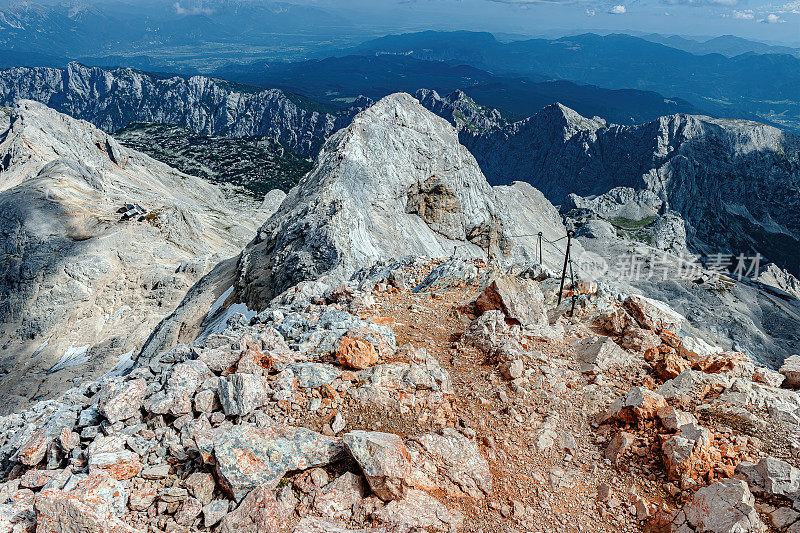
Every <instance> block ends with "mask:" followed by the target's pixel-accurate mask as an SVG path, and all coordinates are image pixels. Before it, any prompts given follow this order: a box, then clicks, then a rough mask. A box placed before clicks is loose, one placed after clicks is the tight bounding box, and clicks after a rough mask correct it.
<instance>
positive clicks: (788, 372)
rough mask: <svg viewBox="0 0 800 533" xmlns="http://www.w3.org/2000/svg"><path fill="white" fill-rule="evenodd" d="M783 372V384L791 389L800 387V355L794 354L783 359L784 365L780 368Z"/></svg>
mask: <svg viewBox="0 0 800 533" xmlns="http://www.w3.org/2000/svg"><path fill="white" fill-rule="evenodd" d="M778 372H780V373H781V374H783V376H784V378H785V380H784V382H783V386H784V387H786V388H789V389H797V388H800V355H792V356H790V357H787V358H786V359H784V361H783V365H781V368H780V369H779V370H778Z"/></svg>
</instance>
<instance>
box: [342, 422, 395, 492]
mask: <svg viewBox="0 0 800 533" xmlns="http://www.w3.org/2000/svg"><path fill="white" fill-rule="evenodd" d="M342 440H343V441H344V445H345V446H346V447H347V451H348V452H349V453H350V455H351V456H352V457H353V459H355V460H356V462H357V463H358V465H359V466H360V467H361V470H362V471H363V472H364V475H365V476H366V478H367V482H368V483H369V486H370V488H371V489H372V492H374V493H375V495H376V496H378V497H379V498H381V499H382V500H393V499H398V498H402V497H403V496H404V495H405V493H406V491H407V488H408V483H409V476H410V474H411V462H410V457H409V455H408V449H406V446H405V444H403V440H402V439H401V438H400V437H398V436H397V435H394V434H392V433H381V432H377V431H361V430H359V431H351V432H349V433H345V435H344V436H343V437H342Z"/></svg>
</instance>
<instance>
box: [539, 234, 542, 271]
mask: <svg viewBox="0 0 800 533" xmlns="http://www.w3.org/2000/svg"><path fill="white" fill-rule="evenodd" d="M539 266H542V232H541V231H540V232H539Z"/></svg>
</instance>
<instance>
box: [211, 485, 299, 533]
mask: <svg viewBox="0 0 800 533" xmlns="http://www.w3.org/2000/svg"><path fill="white" fill-rule="evenodd" d="M290 492H291V491H290ZM296 505H297V500H296V499H294V497H293V496H290V495H289V493H287V496H286V497H283V498H280V499H276V497H275V491H274V489H269V488H268V487H266V486H263V485H262V486H260V487H256V488H255V489H253V490H252V491H250V493H249V494H248V495H247V497H245V499H244V500H242V503H241V504H239V507H237V508H236V510H235V511H233V512H231V513H228V514H227V515H226V516H225V518H223V519H222V522H221V523H220V525H219V529H218V530H217V531H218V532H219V533H279V532H282V531H285V525H286V519H287V518H288V517H289V515H290V514H291V513H292V511H294V508H295V506H296Z"/></svg>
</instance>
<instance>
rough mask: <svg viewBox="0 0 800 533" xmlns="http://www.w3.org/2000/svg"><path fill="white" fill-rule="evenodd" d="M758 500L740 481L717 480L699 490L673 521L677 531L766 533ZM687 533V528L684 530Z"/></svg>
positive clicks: (745, 484)
mask: <svg viewBox="0 0 800 533" xmlns="http://www.w3.org/2000/svg"><path fill="white" fill-rule="evenodd" d="M754 505H755V498H753V495H752V494H751V493H750V491H749V490H748V489H747V483H745V482H744V481H742V480H740V479H726V480H724V481H716V482H714V483H712V484H711V485H708V486H706V487H702V488H701V489H700V490H698V491H697V492H696V493H695V495H694V497H693V498H692V500H691V501H690V502H689V503H688V504H687V505H686V506H684V508H683V509H682V510H681V511H680V513H679V514H678V516H676V518H675V519H674V520H673V524H674V525H675V526H676V529H677V531H682V530H681V529H680V528H681V526H684V527H685V526H686V525H688V526H690V527H691V528H692V530H694V531H707V532H709V533H748V532H756V531H766V530H767V527H766V526H765V525H764V523H763V522H762V521H761V519H760V518H759V517H758V513H757V512H756V510H755V508H754ZM683 531H685V529H683Z"/></svg>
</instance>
